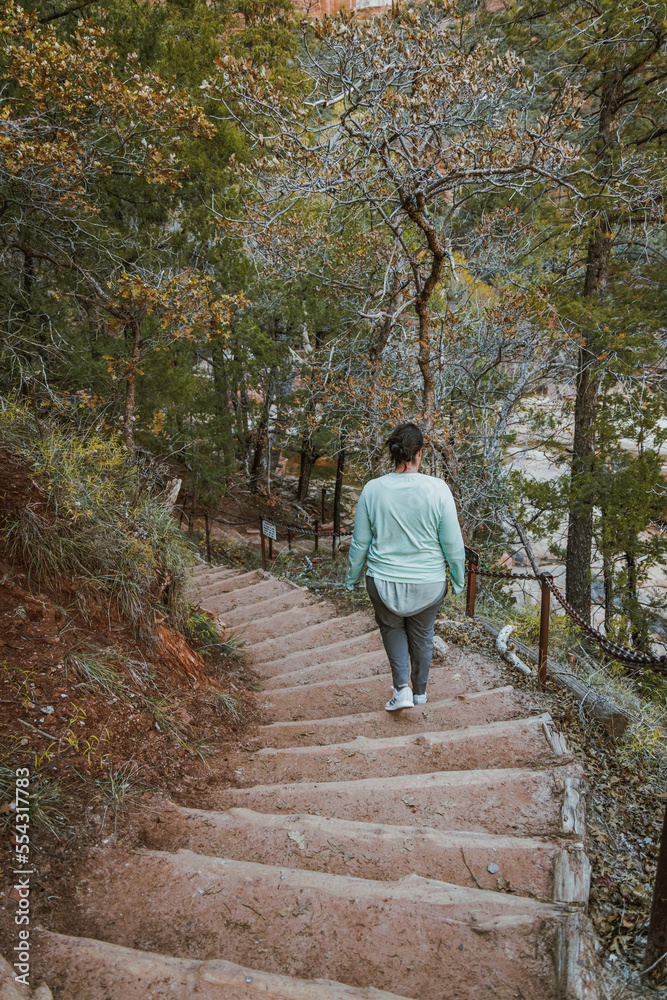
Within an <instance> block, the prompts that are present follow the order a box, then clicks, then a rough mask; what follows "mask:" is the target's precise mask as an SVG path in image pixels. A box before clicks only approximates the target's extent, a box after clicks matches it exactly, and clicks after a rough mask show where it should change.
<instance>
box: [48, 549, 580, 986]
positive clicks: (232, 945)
mask: <svg viewBox="0 0 667 1000" xmlns="http://www.w3.org/2000/svg"><path fill="white" fill-rule="evenodd" d="M196 586H197V589H198V592H199V600H200V601H201V603H202V604H203V606H204V607H206V608H208V609H210V610H211V611H215V612H218V613H219V614H220V615H221V616H222V617H223V619H224V620H225V622H226V623H228V624H240V623H246V624H247V627H246V630H245V640H246V642H247V643H248V644H249V645H248V647H247V657H248V660H249V662H250V663H251V664H252V666H253V668H254V669H255V670H256V672H257V674H258V675H259V676H260V678H261V679H262V687H263V693H262V695H261V702H262V705H263V708H264V712H265V719H266V724H265V725H263V726H262V727H261V728H260V738H259V741H258V743H257V749H256V751H254V752H251V753H248V752H247V751H239V752H238V753H237V754H236V756H235V757H234V758H233V759H232V758H230V764H231V766H232V767H233V768H234V770H235V773H236V777H237V778H238V785H239V787H235V788H230V787H225V786H224V785H222V784H221V786H220V787H219V788H217V789H214V790H213V793H212V794H213V799H212V800H211V799H209V801H208V803H207V804H208V805H212V804H213V805H214V806H215V808H214V809H206V810H204V809H192V808H183V807H179V806H176V805H174V804H171V803H166V804H164V803H163V804H161V805H160V807H159V808H153V809H152V811H151V810H148V811H147V812H146V813H145V815H144V816H143V819H142V824H143V826H142V834H143V843H144V847H143V848H142V849H141V850H139V851H135V852H126V851H124V850H123V849H122V848H117V849H115V850H113V851H108V852H105V853H103V854H101V855H100V856H99V857H98V859H97V860H96V861H95V862H94V867H93V868H92V870H91V871H89V872H88V873H87V875H88V880H87V881H81V882H80V884H79V886H78V888H77V904H78V912H76V913H75V914H72V913H69V914H67V915H65V914H63V915H62V916H63V919H62V922H61V924H60V929H61V930H62V929H64V928H69V929H71V928H73V927H76V928H77V930H78V929H79V928H81V929H83V928H85V934H86V937H85V938H83V937H77V936H68V935H67V934H62V933H56V932H54V931H42V932H41V933H40V934H39V935H38V941H37V944H38V948H37V949H36V957H35V965H36V967H37V973H38V975H41V976H42V977H43V978H44V979H45V980H46V981H47V982H48V983H49V985H51V986H52V989H53V992H54V997H55V998H56V1000H107V998H113V1000H148V998H160V1000H162V998H167V997H178V998H179V1000H190V998H193V1000H194V998H197V1000H259V998H262V1000H362V998H363V1000H392V998H393V1000H396V998H409V1000H443V998H445V997H446V998H447V1000H487V998H488V1000H492V998H493V1000H510V998H512V1000H514V998H521V1000H595V998H596V997H597V991H596V986H595V973H594V967H593V963H592V959H591V951H592V937H591V933H590V931H589V929H588V923H587V919H586V916H585V907H586V903H587V898H588V880H589V866H588V861H587V859H586V855H585V853H584V850H583V838H584V832H585V831H584V802H583V797H584V786H583V780H582V771H581V768H580V766H579V764H578V763H577V762H576V760H574V759H573V758H572V757H571V755H570V754H569V753H568V751H567V748H566V747H565V745H564V742H563V741H562V739H561V738H560V737H559V736H558V734H557V733H556V732H555V731H554V728H553V724H552V721H551V718H550V717H549V715H546V714H542V713H538V712H535V711H534V710H531V706H530V704H529V703H528V702H527V700H526V696H525V695H521V694H520V693H519V692H516V691H514V690H513V689H512V688H511V687H508V686H507V685H506V684H505V683H504V681H503V673H502V668H501V667H500V666H499V665H498V664H497V663H495V662H493V661H492V660H491V659H490V658H488V657H485V656H484V655H482V654H480V653H475V652H465V651H460V650H458V649H452V650H451V653H450V654H449V655H448V657H447V659H446V661H445V662H444V663H442V665H439V666H435V667H434V668H433V670H432V672H431V677H430V680H429V700H428V703H427V704H426V705H424V706H419V707H415V708H412V709H410V710H408V711H398V712H391V713H389V712H386V711H385V710H384V708H383V703H384V695H385V691H386V687H387V679H386V676H387V675H386V669H387V668H386V662H385V659H384V654H383V652H382V644H381V640H380V634H379V632H378V631H377V628H376V626H375V623H374V621H373V619H372V616H371V614H370V613H368V612H366V611H362V612H356V613H353V614H344V613H340V612H339V611H338V610H337V608H336V607H335V606H334V605H333V604H331V603H330V602H327V601H321V600H318V599H317V598H316V597H315V596H314V595H312V594H311V593H309V592H308V591H307V590H303V589H300V588H297V587H295V586H294V585H292V584H290V583H288V582H287V581H284V580H279V579H275V578H273V577H271V576H269V575H268V574H266V573H262V572H261V571H254V572H250V573H245V572H244V573H237V572H235V571H229V570H219V569H215V568H210V567H201V568H199V569H198V570H197V571H196Z"/></svg>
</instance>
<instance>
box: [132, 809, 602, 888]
mask: <svg viewBox="0 0 667 1000" xmlns="http://www.w3.org/2000/svg"><path fill="white" fill-rule="evenodd" d="M139 821H140V828H141V837H142V840H143V843H144V844H145V846H146V847H149V848H151V849H153V850H160V851H175V850H178V849H179V848H183V847H184V848H187V849H188V850H190V851H194V852H195V853H197V854H206V855H210V856H215V857H226V858H234V859H236V860H238V861H256V862H259V863H260V864H274V865H286V866H287V867H291V868H307V869H310V870H311V871H325V872H329V873H330V874H332V875H353V876H355V877H357V878H370V879H387V880H392V879H398V878H403V876H405V875H410V874H411V873H413V872H414V873H415V874H416V875H423V876H424V877H427V878H435V879H440V880H441V881H443V882H454V883H455V884H456V885H463V886H468V887H469V888H471V889H472V888H478V889H487V890H490V891H497V892H498V891H499V892H513V893H518V894H519V895H521V896H532V897H534V898H535V899H541V900H544V901H550V900H555V901H558V902H564V903H575V902H576V903H586V902H587V901H588V890H589V881H590V865H589V863H588V859H587V857H586V855H585V854H584V851H583V845H582V844H581V843H580V842H579V843H573V842H570V841H568V840H566V839H562V838H561V839H556V840H542V839H538V838H534V837H502V836H493V835H490V834H486V833H472V832H471V831H470V830H464V831H462V832H459V831H441V830H433V829H429V828H428V827H422V828H416V827H411V826H388V825H386V824H380V823H362V822H353V821H350V820H343V819H329V818H328V817H324V816H308V815H301V816H280V815H275V814H270V813H259V812H255V811H254V810H252V809H229V810H228V811H227V812H209V811H207V810H199V809H185V808H182V807H181V806H177V805H174V804H173V803H170V802H167V803H164V802H162V801H160V805H159V808H153V809H147V810H145V811H144V812H143V813H142V814H141V815H140V817H139ZM489 867H490V868H491V870H489Z"/></svg>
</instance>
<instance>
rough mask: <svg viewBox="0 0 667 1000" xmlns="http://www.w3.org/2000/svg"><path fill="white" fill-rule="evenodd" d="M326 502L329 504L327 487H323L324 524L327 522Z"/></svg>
mask: <svg viewBox="0 0 667 1000" xmlns="http://www.w3.org/2000/svg"><path fill="white" fill-rule="evenodd" d="M326 502H327V490H326V486H323V487H322V524H325V522H326V519H327V517H326V509H327V508H326Z"/></svg>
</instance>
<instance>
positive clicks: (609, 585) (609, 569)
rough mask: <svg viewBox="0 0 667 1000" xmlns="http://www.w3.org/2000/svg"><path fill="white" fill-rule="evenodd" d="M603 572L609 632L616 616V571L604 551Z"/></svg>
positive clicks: (605, 620) (605, 618) (607, 630)
mask: <svg viewBox="0 0 667 1000" xmlns="http://www.w3.org/2000/svg"><path fill="white" fill-rule="evenodd" d="M602 574H603V577H604V630H605V632H609V629H610V628H611V620H612V618H613V617H614V573H613V564H612V561H611V559H610V557H609V556H608V555H607V554H606V553H603V556H602Z"/></svg>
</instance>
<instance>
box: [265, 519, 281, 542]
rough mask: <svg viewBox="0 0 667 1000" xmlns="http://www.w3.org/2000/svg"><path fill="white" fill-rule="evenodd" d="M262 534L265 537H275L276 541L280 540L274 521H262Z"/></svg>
mask: <svg viewBox="0 0 667 1000" xmlns="http://www.w3.org/2000/svg"><path fill="white" fill-rule="evenodd" d="M262 534H263V535H264V537H265V538H273V539H274V541H278V534H277V532H276V526H275V524H274V523H273V521H262Z"/></svg>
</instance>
